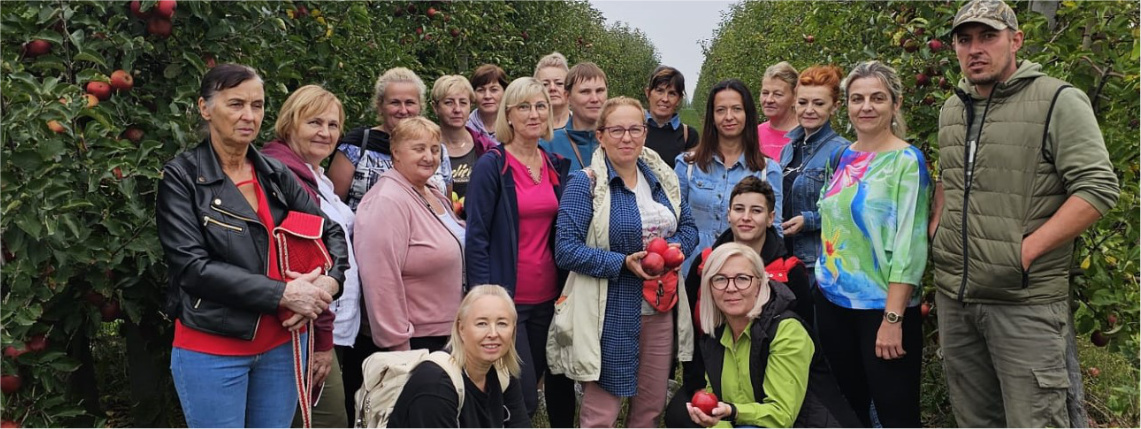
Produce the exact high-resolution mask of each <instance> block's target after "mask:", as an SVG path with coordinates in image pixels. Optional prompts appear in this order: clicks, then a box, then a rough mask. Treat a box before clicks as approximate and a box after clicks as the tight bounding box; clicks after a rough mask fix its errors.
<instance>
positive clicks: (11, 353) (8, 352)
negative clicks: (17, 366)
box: [4, 346, 28, 359]
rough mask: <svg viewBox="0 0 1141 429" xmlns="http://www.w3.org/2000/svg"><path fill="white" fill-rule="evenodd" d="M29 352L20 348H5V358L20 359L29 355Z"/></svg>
mask: <svg viewBox="0 0 1141 429" xmlns="http://www.w3.org/2000/svg"><path fill="white" fill-rule="evenodd" d="M27 352H28V350H26V349H18V348H16V346H8V347H4V356H6V357H10V358H12V359H15V358H18V357H20V355H22V354H24V353H27Z"/></svg>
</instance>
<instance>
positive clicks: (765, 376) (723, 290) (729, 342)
mask: <svg viewBox="0 0 1141 429" xmlns="http://www.w3.org/2000/svg"><path fill="white" fill-rule="evenodd" d="M705 264H706V265H705V271H704V273H703V274H702V275H701V296H702V297H709V298H708V299H706V298H703V299H702V300H701V302H700V303H698V306H699V307H698V308H699V312H700V314H701V332H702V335H701V339H700V342H699V348H700V350H701V354H702V355H703V356H704V357H705V359H704V362H705V365H704V366H703V367H702V368H700V370H701V371H702V372H703V374H704V376H705V377H707V378H708V380H709V383H708V387H706V386H705V384H704V383H703V384H702V388H704V389H706V390H708V391H711V392H712V393H713V394H714V395H716V396H717V398H718V402H717V405H716V407H715V408H714V409H713V410H712V413H710V414H706V413H705V412H704V411H702V410H700V409H698V408H697V407H694V406H693V404H692V403H689V402H686V400H687V399H689V396H681V395H678V396H675V398H676V399H675V400H674V401H671V403H670V408H671V410H670V414H671V415H677V414H679V413H681V412H684V413H686V415H688V417H689V421H688V422H685V421H682V422H676V423H675V424H676V425H671V427H679V426H680V427H714V426H716V427H767V428H783V427H793V425H794V424H795V426H796V427H852V426H854V425H855V424H857V420H856V417H855V415H854V414H852V410H851V409H850V408H848V404H847V403H846V402H845V401H844V398H843V396H841V395H840V391H839V389H838V388H837V387H836V382H835V380H833V379H832V376H831V374H830V373H829V371H828V365H827V364H826V363H825V362H824V359H823V358H821V357H820V355H818V354H817V353H816V346H815V342H814V341H813V338H812V335H811V333H810V331H808V330H807V329H806V325H805V322H804V320H802V319H801V318H800V317H799V316H797V315H796V313H795V312H793V311H792V307H793V301H794V300H795V297H794V296H793V295H792V293H791V292H790V291H789V290H788V289H787V288H783V287H772V286H771V285H770V283H769V276H768V275H767V274H766V273H765V270H764V268H763V267H764V262H763V261H762V260H761V258H760V256H759V255H757V252H756V251H755V250H754V249H753V248H752V247H749V246H747V245H745V244H741V243H726V244H724V245H722V246H720V247H718V248H717V249H714V250H713V252H712V253H710V255H709V259H708V260H706V261H705ZM682 404H684V407H683V406H682Z"/></svg>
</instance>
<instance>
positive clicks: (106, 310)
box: [99, 299, 122, 322]
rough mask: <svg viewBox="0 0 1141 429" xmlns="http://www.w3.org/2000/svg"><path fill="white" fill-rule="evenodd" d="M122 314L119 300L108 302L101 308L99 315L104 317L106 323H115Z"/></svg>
mask: <svg viewBox="0 0 1141 429" xmlns="http://www.w3.org/2000/svg"><path fill="white" fill-rule="evenodd" d="M121 314H122V313H121V312H120V310H119V300H117V299H112V300H108V301H107V302H104V303H103V305H102V306H100V307H99V315H100V316H102V317H103V321H104V322H114V321H115V319H118V318H119V316H120V315H121Z"/></svg>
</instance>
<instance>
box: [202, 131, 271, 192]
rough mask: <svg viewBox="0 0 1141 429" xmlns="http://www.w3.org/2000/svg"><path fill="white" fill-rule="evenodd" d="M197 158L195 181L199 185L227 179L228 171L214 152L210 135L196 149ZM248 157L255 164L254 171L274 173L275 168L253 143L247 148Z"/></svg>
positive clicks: (264, 173)
mask: <svg viewBox="0 0 1141 429" xmlns="http://www.w3.org/2000/svg"><path fill="white" fill-rule="evenodd" d="M195 158H196V159H195V161H197V165H198V177H197V178H196V179H195V182H197V183H198V184H199V185H208V184H213V183H216V182H220V181H222V180H225V178H226V173H225V172H223V171H222V164H221V163H219V162H218V154H217V153H216V152H214V145H212V144H210V138H209V137H207V138H206V139H204V140H202V143H200V144H199V145H198V147H197V148H196V149H195ZM246 159H249V160H250V163H252V164H253V166H254V171H256V172H258V173H261V174H263V175H267V174H271V173H273V168H272V167H270V165H269V162H267V161H266V160H265V157H263V156H262V154H261V153H260V152H258V150H257V148H255V147H254V146H253V145H250V146H249V147H248V148H247V149H246Z"/></svg>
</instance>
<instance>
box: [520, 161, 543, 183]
mask: <svg viewBox="0 0 1141 429" xmlns="http://www.w3.org/2000/svg"><path fill="white" fill-rule="evenodd" d="M523 166H524V167H527V176H529V177H530V178H531V181H532V182H535V184H536V185H538V184H540V183H542V182H543V176H542V175H536V174H535V170H532V169H531V166H530V165H526V164H523ZM539 172H540V173H542V170H541V169H540V170H539Z"/></svg>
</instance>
